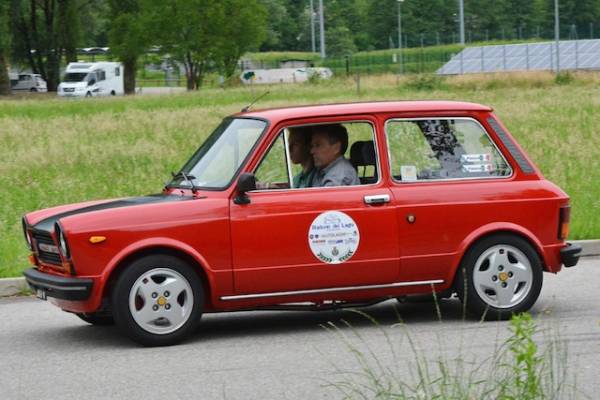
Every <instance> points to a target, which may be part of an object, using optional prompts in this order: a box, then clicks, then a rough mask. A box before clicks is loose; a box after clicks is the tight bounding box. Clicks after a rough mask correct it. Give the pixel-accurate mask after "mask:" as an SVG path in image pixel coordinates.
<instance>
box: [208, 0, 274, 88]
mask: <svg viewBox="0 0 600 400" xmlns="http://www.w3.org/2000/svg"><path fill="white" fill-rule="evenodd" d="M222 6H223V7H224V13H225V15H226V16H227V21H228V23H227V24H225V25H224V26H223V27H222V30H221V35H220V40H219V43H218V47H217V49H216V50H215V53H214V54H215V56H216V60H215V61H216V62H217V65H218V68H219V71H220V72H221V73H222V74H223V75H225V77H227V78H230V77H231V76H232V75H233V74H234V72H235V68H236V66H237V63H238V61H239V59H240V58H241V57H242V56H243V55H244V53H246V52H247V51H249V50H254V49H257V48H258V46H259V45H260V44H261V43H262V42H263V40H264V39H265V37H266V29H265V25H266V10H265V9H264V7H262V6H261V5H260V4H259V3H258V2H257V1H256V0H227V1H223V3H222Z"/></svg>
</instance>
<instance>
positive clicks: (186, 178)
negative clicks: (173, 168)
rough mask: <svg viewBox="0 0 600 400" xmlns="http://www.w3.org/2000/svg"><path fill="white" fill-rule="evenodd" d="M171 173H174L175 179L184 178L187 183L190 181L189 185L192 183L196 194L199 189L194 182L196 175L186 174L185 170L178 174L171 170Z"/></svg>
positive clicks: (191, 185) (193, 191)
mask: <svg viewBox="0 0 600 400" xmlns="http://www.w3.org/2000/svg"><path fill="white" fill-rule="evenodd" d="M171 175H173V179H177V178H183V179H184V180H185V181H186V182H187V183H189V185H190V187H191V189H192V193H193V194H196V192H197V191H198V189H196V186H194V182H192V181H193V180H194V179H196V177H195V176H194V175H191V174H186V173H185V172H183V171H179V172H178V173H176V174H174V173H173V172H171Z"/></svg>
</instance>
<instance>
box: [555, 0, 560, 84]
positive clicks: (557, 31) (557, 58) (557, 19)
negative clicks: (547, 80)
mask: <svg viewBox="0 0 600 400" xmlns="http://www.w3.org/2000/svg"><path fill="white" fill-rule="evenodd" d="M554 40H555V42H556V73H557V74H558V73H560V49H559V45H560V23H559V18H558V0H554Z"/></svg>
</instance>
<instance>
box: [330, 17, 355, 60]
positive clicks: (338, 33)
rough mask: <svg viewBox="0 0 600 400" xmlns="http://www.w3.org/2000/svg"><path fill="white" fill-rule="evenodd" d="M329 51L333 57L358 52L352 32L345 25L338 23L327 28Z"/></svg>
mask: <svg viewBox="0 0 600 400" xmlns="http://www.w3.org/2000/svg"><path fill="white" fill-rule="evenodd" d="M326 34H327V38H328V40H327V53H328V54H329V55H331V56H332V57H344V56H351V55H352V53H355V52H356V45H355V44H354V40H353V39H352V32H351V31H350V29H348V28H347V27H345V26H342V25H338V26H336V27H333V28H330V29H327V31H326Z"/></svg>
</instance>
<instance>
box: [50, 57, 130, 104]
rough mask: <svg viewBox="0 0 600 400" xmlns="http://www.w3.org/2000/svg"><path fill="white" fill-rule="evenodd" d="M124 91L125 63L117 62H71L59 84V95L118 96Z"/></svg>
mask: <svg viewBox="0 0 600 400" xmlns="http://www.w3.org/2000/svg"><path fill="white" fill-rule="evenodd" d="M124 92H125V91H124V88H123V65H121V63H116V62H93V63H86V62H76V63H70V64H69V65H67V69H66V70H65V75H64V78H63V81H62V82H61V84H60V85H58V95H59V96H65V97H91V96H116V95H122V94H123V93H124Z"/></svg>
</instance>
